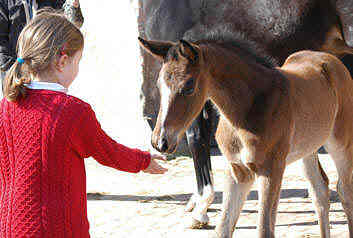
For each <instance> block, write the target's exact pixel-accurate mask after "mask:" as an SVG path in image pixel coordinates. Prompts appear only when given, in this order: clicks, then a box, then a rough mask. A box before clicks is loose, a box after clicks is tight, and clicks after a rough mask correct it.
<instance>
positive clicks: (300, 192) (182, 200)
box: [87, 189, 340, 205]
mask: <svg viewBox="0 0 353 238" xmlns="http://www.w3.org/2000/svg"><path fill="white" fill-rule="evenodd" d="M191 195H192V194H191V193H187V194H168V195H162V196H137V195H105V194H101V193H88V194H87V199H88V200H110V201H140V202H150V201H170V202H178V203H177V204H180V205H185V204H186V203H187V201H189V199H190V197H191ZM308 196H309V193H308V190H307V189H282V190H281V199H289V198H308ZM258 199H259V195H258V192H257V191H251V192H250V194H249V195H248V200H258ZM339 201H340V200H339V197H338V194H337V192H335V191H331V194H330V202H331V203H334V202H339ZM295 202H296V201H294V203H295ZM300 202H301V203H303V202H305V201H300ZM221 203H222V192H216V194H215V199H214V201H213V204H221ZM289 203H292V202H289Z"/></svg>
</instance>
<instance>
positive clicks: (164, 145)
mask: <svg viewBox="0 0 353 238" xmlns="http://www.w3.org/2000/svg"><path fill="white" fill-rule="evenodd" d="M160 148H161V152H166V151H167V150H168V141H167V139H165V138H163V139H162V141H161V147H160Z"/></svg>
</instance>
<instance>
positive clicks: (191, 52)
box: [179, 40, 199, 64]
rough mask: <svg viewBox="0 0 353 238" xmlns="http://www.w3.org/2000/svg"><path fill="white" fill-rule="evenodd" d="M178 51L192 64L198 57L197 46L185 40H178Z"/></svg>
mask: <svg viewBox="0 0 353 238" xmlns="http://www.w3.org/2000/svg"><path fill="white" fill-rule="evenodd" d="M179 53H180V54H181V56H183V57H185V58H187V59H188V60H189V61H190V62H191V63H193V64H194V63H196V62H197V60H198V59H199V47H198V46H197V45H195V44H193V43H190V42H188V41H186V40H180V41H179Z"/></svg>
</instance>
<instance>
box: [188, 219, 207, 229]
mask: <svg viewBox="0 0 353 238" xmlns="http://www.w3.org/2000/svg"><path fill="white" fill-rule="evenodd" d="M207 227H208V222H200V221H198V220H196V219H195V218H191V221H190V222H189V224H188V225H187V228H189V229H205V228H207Z"/></svg>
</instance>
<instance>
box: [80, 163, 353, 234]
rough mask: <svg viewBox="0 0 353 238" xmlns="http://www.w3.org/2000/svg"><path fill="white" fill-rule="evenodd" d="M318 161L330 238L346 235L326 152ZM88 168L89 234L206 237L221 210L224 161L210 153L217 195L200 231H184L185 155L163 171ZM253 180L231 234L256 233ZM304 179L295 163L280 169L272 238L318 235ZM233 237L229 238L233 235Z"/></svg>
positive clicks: (188, 190)
mask: <svg viewBox="0 0 353 238" xmlns="http://www.w3.org/2000/svg"><path fill="white" fill-rule="evenodd" d="M320 160H321V162H322V164H323V167H324V169H325V171H326V172H327V174H328V176H329V178H330V189H331V190H332V191H331V209H330V223H331V236H332V237H340V238H341V237H348V227H347V219H346V216H345V214H344V212H343V210H342V206H341V203H340V202H339V199H338V196H337V193H336V192H335V191H334V190H335V186H336V181H337V175H336V171H335V167H334V165H333V163H332V161H331V159H329V156H321V157H320ZM86 166H87V177H88V178H87V182H88V216H89V220H90V224H91V229H90V233H91V235H92V237H94V238H98V237H102V238H103V237H104V238H107V237H129V238H130V237H144V238H149V237H168V238H169V237H195V238H199V237H200V238H201V237H207V236H208V234H209V233H210V230H212V229H214V227H215V225H216V223H217V218H218V215H219V213H220V211H221V203H222V190H223V166H224V159H223V157H221V156H216V157H212V167H213V171H214V181H215V190H216V198H215V201H214V202H213V204H212V205H211V207H210V209H209V211H208V214H209V216H210V226H209V228H208V229H204V230H191V229H186V228H185V224H186V222H187V221H188V219H190V213H187V212H184V207H185V204H186V203H187V201H188V199H189V198H190V196H191V194H192V191H194V184H195V175H194V170H193V162H192V160H191V159H190V158H186V157H180V158H177V159H175V160H172V161H169V162H167V163H166V164H165V166H166V167H168V168H169V171H168V173H167V174H165V175H155V176H153V175H149V174H144V173H140V174H128V173H124V172H119V171H116V170H113V169H110V168H107V167H103V166H101V165H99V164H97V163H96V162H95V161H94V160H92V159H89V160H87V162H86ZM256 190H257V189H256V184H255V185H254V187H253V188H252V191H251V193H250V194H249V197H248V200H247V201H246V203H245V206H244V208H243V210H242V213H241V215H240V218H239V221H238V224H237V228H236V231H235V236H237V237H243V235H246V236H247V237H256V224H257V215H258V212H257V211H258V210H257V203H258V200H257V199H258V194H257V191H256ZM308 195H309V194H308V190H307V182H306V180H305V179H304V178H303V177H302V176H301V165H300V162H297V163H294V164H293V165H290V166H289V167H288V168H287V169H286V172H285V176H284V181H283V186H282V192H281V200H280V204H279V209H278V216H277V225H276V236H277V237H306V238H308V237H320V236H319V226H318V223H317V219H316V215H315V212H314V209H313V206H312V203H311V198H310V196H308ZM235 236H234V237H235Z"/></svg>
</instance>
